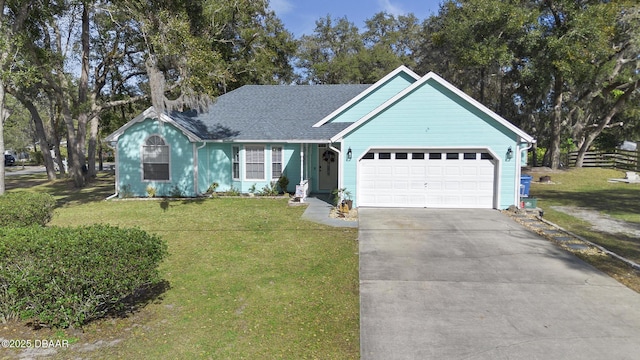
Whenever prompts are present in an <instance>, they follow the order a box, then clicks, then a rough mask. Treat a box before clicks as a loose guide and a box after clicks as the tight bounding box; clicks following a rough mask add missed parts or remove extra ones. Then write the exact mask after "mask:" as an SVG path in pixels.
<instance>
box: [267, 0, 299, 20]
mask: <svg viewBox="0 0 640 360" xmlns="http://www.w3.org/2000/svg"><path fill="white" fill-rule="evenodd" d="M269 8H270V9H271V10H273V11H274V12H275V13H276V15H278V16H282V15H284V14H287V13H290V12H291V11H292V10H293V4H292V3H291V2H290V1H289V0H271V1H269Z"/></svg>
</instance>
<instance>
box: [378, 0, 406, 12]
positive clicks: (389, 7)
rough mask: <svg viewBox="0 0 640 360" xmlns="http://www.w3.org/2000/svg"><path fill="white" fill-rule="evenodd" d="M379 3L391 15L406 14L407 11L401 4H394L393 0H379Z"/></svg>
mask: <svg viewBox="0 0 640 360" xmlns="http://www.w3.org/2000/svg"><path fill="white" fill-rule="evenodd" d="M378 4H379V5H380V7H381V8H382V9H383V11H385V12H387V13H389V14H391V15H394V16H398V15H404V14H406V11H404V10H403V9H402V7H401V6H400V5H396V4H393V3H392V2H391V0H378Z"/></svg>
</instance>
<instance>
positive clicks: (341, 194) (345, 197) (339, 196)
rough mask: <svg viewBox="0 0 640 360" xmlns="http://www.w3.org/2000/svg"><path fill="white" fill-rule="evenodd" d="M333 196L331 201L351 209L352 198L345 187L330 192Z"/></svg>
mask: <svg viewBox="0 0 640 360" xmlns="http://www.w3.org/2000/svg"><path fill="white" fill-rule="evenodd" d="M331 193H332V194H333V196H334V198H333V203H334V204H336V206H338V207H342V206H344V205H346V206H347V209H348V210H351V208H352V207H353V200H351V192H350V191H349V190H347V188H341V189H335V190H333V192H331Z"/></svg>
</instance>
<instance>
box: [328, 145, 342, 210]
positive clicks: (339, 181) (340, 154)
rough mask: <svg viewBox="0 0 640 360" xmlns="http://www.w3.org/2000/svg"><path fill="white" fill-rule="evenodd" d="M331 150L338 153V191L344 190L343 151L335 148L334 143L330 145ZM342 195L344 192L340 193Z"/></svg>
mask: <svg viewBox="0 0 640 360" xmlns="http://www.w3.org/2000/svg"><path fill="white" fill-rule="evenodd" d="M340 145H342V143H340ZM329 149H331V150H333V151H335V152H337V153H338V189H342V168H343V166H342V161H343V159H342V151H340V150H338V149H337V148H336V147H334V146H333V144H332V143H329ZM340 194H342V192H340ZM342 200H344V199H340V201H342Z"/></svg>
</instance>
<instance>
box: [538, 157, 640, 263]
mask: <svg viewBox="0 0 640 360" xmlns="http://www.w3.org/2000/svg"><path fill="white" fill-rule="evenodd" d="M532 175H533V176H534V183H532V184H531V191H530V195H531V196H532V197H536V198H538V206H539V207H540V208H542V209H543V210H544V217H545V218H546V219H548V220H549V221H552V222H554V223H557V224H558V225H560V226H562V227H564V228H565V229H567V230H569V231H572V232H574V233H576V234H578V235H580V236H583V237H585V238H586V239H588V240H590V241H592V242H595V243H597V244H600V245H602V246H604V247H605V248H607V249H609V250H611V251H613V252H615V253H617V254H619V255H622V256H624V257H627V258H629V259H631V260H633V261H635V262H640V239H637V238H633V237H630V236H628V235H624V234H609V233H603V232H597V231H594V230H593V229H592V228H591V225H590V224H589V223H588V222H586V221H583V220H580V219H578V218H576V217H573V216H571V215H569V214H566V213H563V212H560V211H556V210H554V209H553V208H552V207H553V206H559V205H560V206H576V207H581V208H587V209H590V210H595V211H598V212H600V213H603V214H608V215H610V216H611V217H613V218H616V219H619V220H624V221H628V222H631V223H634V224H638V225H639V226H640V184H626V183H611V182H608V181H607V180H608V179H611V178H624V176H625V174H624V172H623V171H619V170H613V169H599V168H582V169H571V170H567V171H559V172H553V173H534V174H532ZM542 175H550V176H551V180H552V182H553V183H552V184H540V183H536V182H535V180H537V179H538V178H539V176H542Z"/></svg>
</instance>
